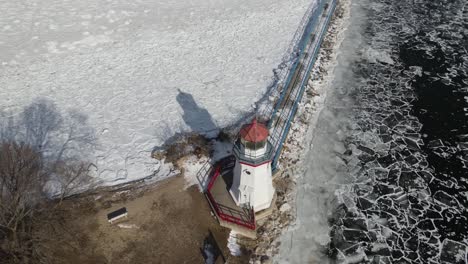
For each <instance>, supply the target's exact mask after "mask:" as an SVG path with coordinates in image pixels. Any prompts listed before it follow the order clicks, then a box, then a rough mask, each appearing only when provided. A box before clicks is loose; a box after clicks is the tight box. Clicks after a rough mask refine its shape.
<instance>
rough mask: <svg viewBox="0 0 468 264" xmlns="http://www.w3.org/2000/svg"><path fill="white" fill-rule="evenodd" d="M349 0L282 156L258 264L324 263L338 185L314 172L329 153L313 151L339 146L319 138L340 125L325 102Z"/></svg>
mask: <svg viewBox="0 0 468 264" xmlns="http://www.w3.org/2000/svg"><path fill="white" fill-rule="evenodd" d="M349 4H350V1H346V0H342V1H339V3H338V5H337V7H336V10H335V15H334V18H333V19H332V21H331V23H330V25H329V28H328V33H327V35H326V37H325V39H324V42H323V44H322V46H321V49H320V52H319V55H318V57H317V61H316V63H315V65H314V67H313V69H312V73H311V78H310V80H309V81H308V85H307V88H306V93H305V95H304V97H303V99H302V100H301V103H300V107H299V108H298V112H297V114H296V118H295V120H294V122H293V123H292V127H291V131H290V133H289V136H288V139H287V140H286V143H285V145H284V150H283V153H282V157H281V167H282V171H281V172H280V175H279V176H278V179H276V190H277V193H278V200H277V206H278V207H279V210H277V211H275V212H274V215H272V216H271V217H269V218H268V219H267V220H266V221H262V222H260V223H259V224H260V225H261V227H260V228H259V231H258V234H259V239H258V243H257V246H256V248H255V249H254V256H253V259H252V262H253V263H258V262H261V263H264V262H265V260H270V259H271V258H272V257H274V262H275V263H277V262H279V263H309V262H312V263H322V262H318V261H319V255H320V252H319V251H320V249H321V245H323V244H327V242H328V231H329V228H328V225H327V223H326V221H327V209H328V208H327V204H324V203H323V202H324V200H325V199H327V198H328V197H331V196H333V191H334V188H335V185H334V184H333V183H334V181H333V179H331V177H330V175H329V174H328V173H321V175H315V174H314V175H310V174H311V168H310V167H311V165H312V163H314V164H315V165H316V164H323V165H324V166H326V165H325V164H329V163H330V162H329V160H328V159H329V158H330V157H329V155H326V156H325V155H324V156H323V157H320V158H319V159H316V160H313V159H312V158H311V157H312V156H313V155H315V153H313V150H316V149H318V151H321V150H323V148H327V149H330V148H334V147H335V145H334V144H333V143H334V142H332V138H334V137H335V135H332V134H330V135H329V138H330V140H324V141H323V142H322V143H320V142H314V140H315V139H317V138H321V137H324V136H327V133H328V132H331V129H328V130H326V129H327V128H329V127H328V126H326V125H327V124H328V123H330V127H333V125H336V123H334V122H332V121H333V116H332V115H331V113H330V111H328V110H327V109H326V107H325V105H326V102H327V101H329V98H328V93H330V91H329V89H330V88H331V86H332V82H333V81H334V78H335V76H334V73H333V72H334V70H335V68H336V67H337V62H336V58H337V56H338V49H339V47H340V45H341V43H342V41H343V39H344V32H345V31H346V28H347V22H348V18H349ZM324 108H325V109H324ZM322 112H323V113H322ZM327 120H329V121H330V122H327ZM324 124H325V126H324ZM317 126H320V127H317ZM333 128H334V127H333ZM322 134H323V135H322ZM319 143H320V144H319ZM311 160H312V161H313V162H311ZM327 194H328V196H327ZM265 263H268V262H265Z"/></svg>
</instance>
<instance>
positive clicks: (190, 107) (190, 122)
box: [176, 89, 219, 137]
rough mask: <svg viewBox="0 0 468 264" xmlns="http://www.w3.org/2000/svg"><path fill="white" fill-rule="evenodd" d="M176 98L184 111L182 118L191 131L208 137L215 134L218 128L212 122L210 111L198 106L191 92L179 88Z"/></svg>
mask: <svg viewBox="0 0 468 264" xmlns="http://www.w3.org/2000/svg"><path fill="white" fill-rule="evenodd" d="M176 100H177V102H178V103H179V105H180V107H181V108H182V110H183V111H184V113H183V115H182V119H183V120H184V122H185V124H186V125H187V126H188V127H190V129H191V131H193V132H197V133H201V134H204V135H206V136H208V137H216V136H217V134H218V132H219V128H218V126H217V125H216V124H215V123H214V121H213V118H212V117H211V115H210V113H209V112H208V111H207V110H206V109H205V108H203V107H200V106H199V105H198V104H197V102H196V101H195V99H194V98H193V96H192V95H191V94H189V93H185V92H183V91H181V90H180V89H179V94H178V95H177V96H176Z"/></svg>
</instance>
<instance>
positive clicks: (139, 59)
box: [0, 0, 311, 184]
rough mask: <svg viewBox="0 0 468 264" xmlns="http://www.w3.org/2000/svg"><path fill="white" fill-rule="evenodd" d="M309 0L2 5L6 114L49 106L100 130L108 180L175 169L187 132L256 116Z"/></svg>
mask: <svg viewBox="0 0 468 264" xmlns="http://www.w3.org/2000/svg"><path fill="white" fill-rule="evenodd" d="M310 4H311V1H309V0H291V1H279V0H260V1H247V0H240V1H229V0H210V1H205V0H190V1H167V0H166V1H148V0H137V1H130V2H128V1H121V0H97V1H94V0H93V1H91V0H83V1H69V0H64V1H62V0H60V1H58V0H44V1H29V2H27V3H23V2H18V1H2V2H0V10H2V16H1V17H0V87H1V92H2V96H1V97H0V110H2V111H3V112H4V116H5V117H8V116H18V115H19V113H20V112H21V111H23V108H24V107H25V106H27V105H30V104H31V103H32V102H34V101H36V100H39V98H45V99H48V100H50V101H52V102H53V103H54V104H55V105H56V108H57V110H58V111H59V112H61V113H65V112H67V111H68V110H69V109H75V110H76V111H78V112H80V113H81V114H83V116H85V117H86V118H87V119H88V123H89V126H90V127H91V128H93V129H94V130H95V133H96V139H97V141H96V145H95V148H94V152H93V153H92V154H90V155H89V156H88V157H87V158H88V159H89V160H90V161H91V162H93V163H94V164H95V165H96V172H95V177H96V179H97V180H98V181H100V182H101V184H117V183H122V182H126V181H130V180H135V179H139V178H142V177H146V176H148V175H151V174H153V173H154V172H155V171H158V172H159V173H158V174H157V178H162V177H166V176H169V175H171V172H170V170H169V169H170V167H169V166H165V165H163V163H162V162H158V161H156V160H154V159H152V158H151V157H150V155H151V151H152V150H153V148H155V147H158V146H161V145H162V144H163V143H164V142H165V141H166V140H167V139H168V138H170V137H172V136H174V135H175V134H177V133H183V132H190V131H195V132H201V133H211V132H213V131H216V130H217V129H218V128H220V127H224V126H227V125H229V124H232V123H235V122H238V121H239V120H241V119H242V118H243V117H244V116H245V114H246V113H249V112H252V111H253V110H254V103H255V102H257V101H258V100H259V99H260V98H261V97H262V96H263V95H264V94H265V92H266V90H267V86H268V85H269V84H270V82H271V81H272V78H273V72H272V70H273V69H274V68H276V67H277V66H278V65H279V64H280V63H281V61H282V58H283V56H284V55H286V53H287V50H288V47H289V45H290V43H291V40H292V38H293V36H294V33H295V31H296V29H297V28H298V27H299V24H300V22H301V19H302V17H303V16H304V14H305V12H306V10H307V8H308V6H309V5H310Z"/></svg>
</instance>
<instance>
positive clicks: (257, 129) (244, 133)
mask: <svg viewBox="0 0 468 264" xmlns="http://www.w3.org/2000/svg"><path fill="white" fill-rule="evenodd" d="M268 134H269V132H268V128H267V127H266V126H265V125H263V124H261V123H258V122H257V119H254V120H253V121H252V123H250V124H247V125H245V126H243V127H242V129H241V131H240V136H241V138H242V139H243V140H245V141H249V142H253V143H257V142H262V141H265V140H266V139H267V138H268Z"/></svg>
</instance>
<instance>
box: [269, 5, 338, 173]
mask: <svg viewBox="0 0 468 264" xmlns="http://www.w3.org/2000/svg"><path fill="white" fill-rule="evenodd" d="M336 3H337V0H328V1H327V0H324V1H322V2H321V3H320V5H319V7H318V8H317V9H316V10H315V12H314V15H313V16H312V17H311V18H310V20H309V23H308V25H307V30H306V31H305V32H304V36H303V38H302V39H301V43H302V44H301V45H300V46H301V47H302V48H301V50H300V54H299V59H298V60H297V61H296V62H295V63H294V65H293V67H292V68H291V71H290V72H289V75H288V78H287V80H286V82H285V84H284V86H283V88H282V91H281V94H280V96H279V98H277V100H276V102H275V103H274V107H273V111H272V113H271V116H270V118H269V121H268V127H269V128H270V142H271V144H272V145H273V148H274V154H273V157H272V170H274V171H275V170H276V169H277V165H278V160H279V157H280V155H281V151H282V148H283V144H284V141H285V140H286V137H287V135H288V133H289V130H290V127H291V123H292V121H293V119H294V116H295V114H296V111H297V107H298V105H299V103H300V101H301V99H302V97H303V95H304V91H305V88H306V86H307V82H308V80H309V78H310V74H311V70H312V67H313V66H314V64H315V62H316V60H317V56H318V52H319V50H320V46H321V44H322V41H323V38H324V36H325V33H326V31H327V28H328V24H329V22H330V19H331V17H332V15H333V13H334V10H335V8H336Z"/></svg>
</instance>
